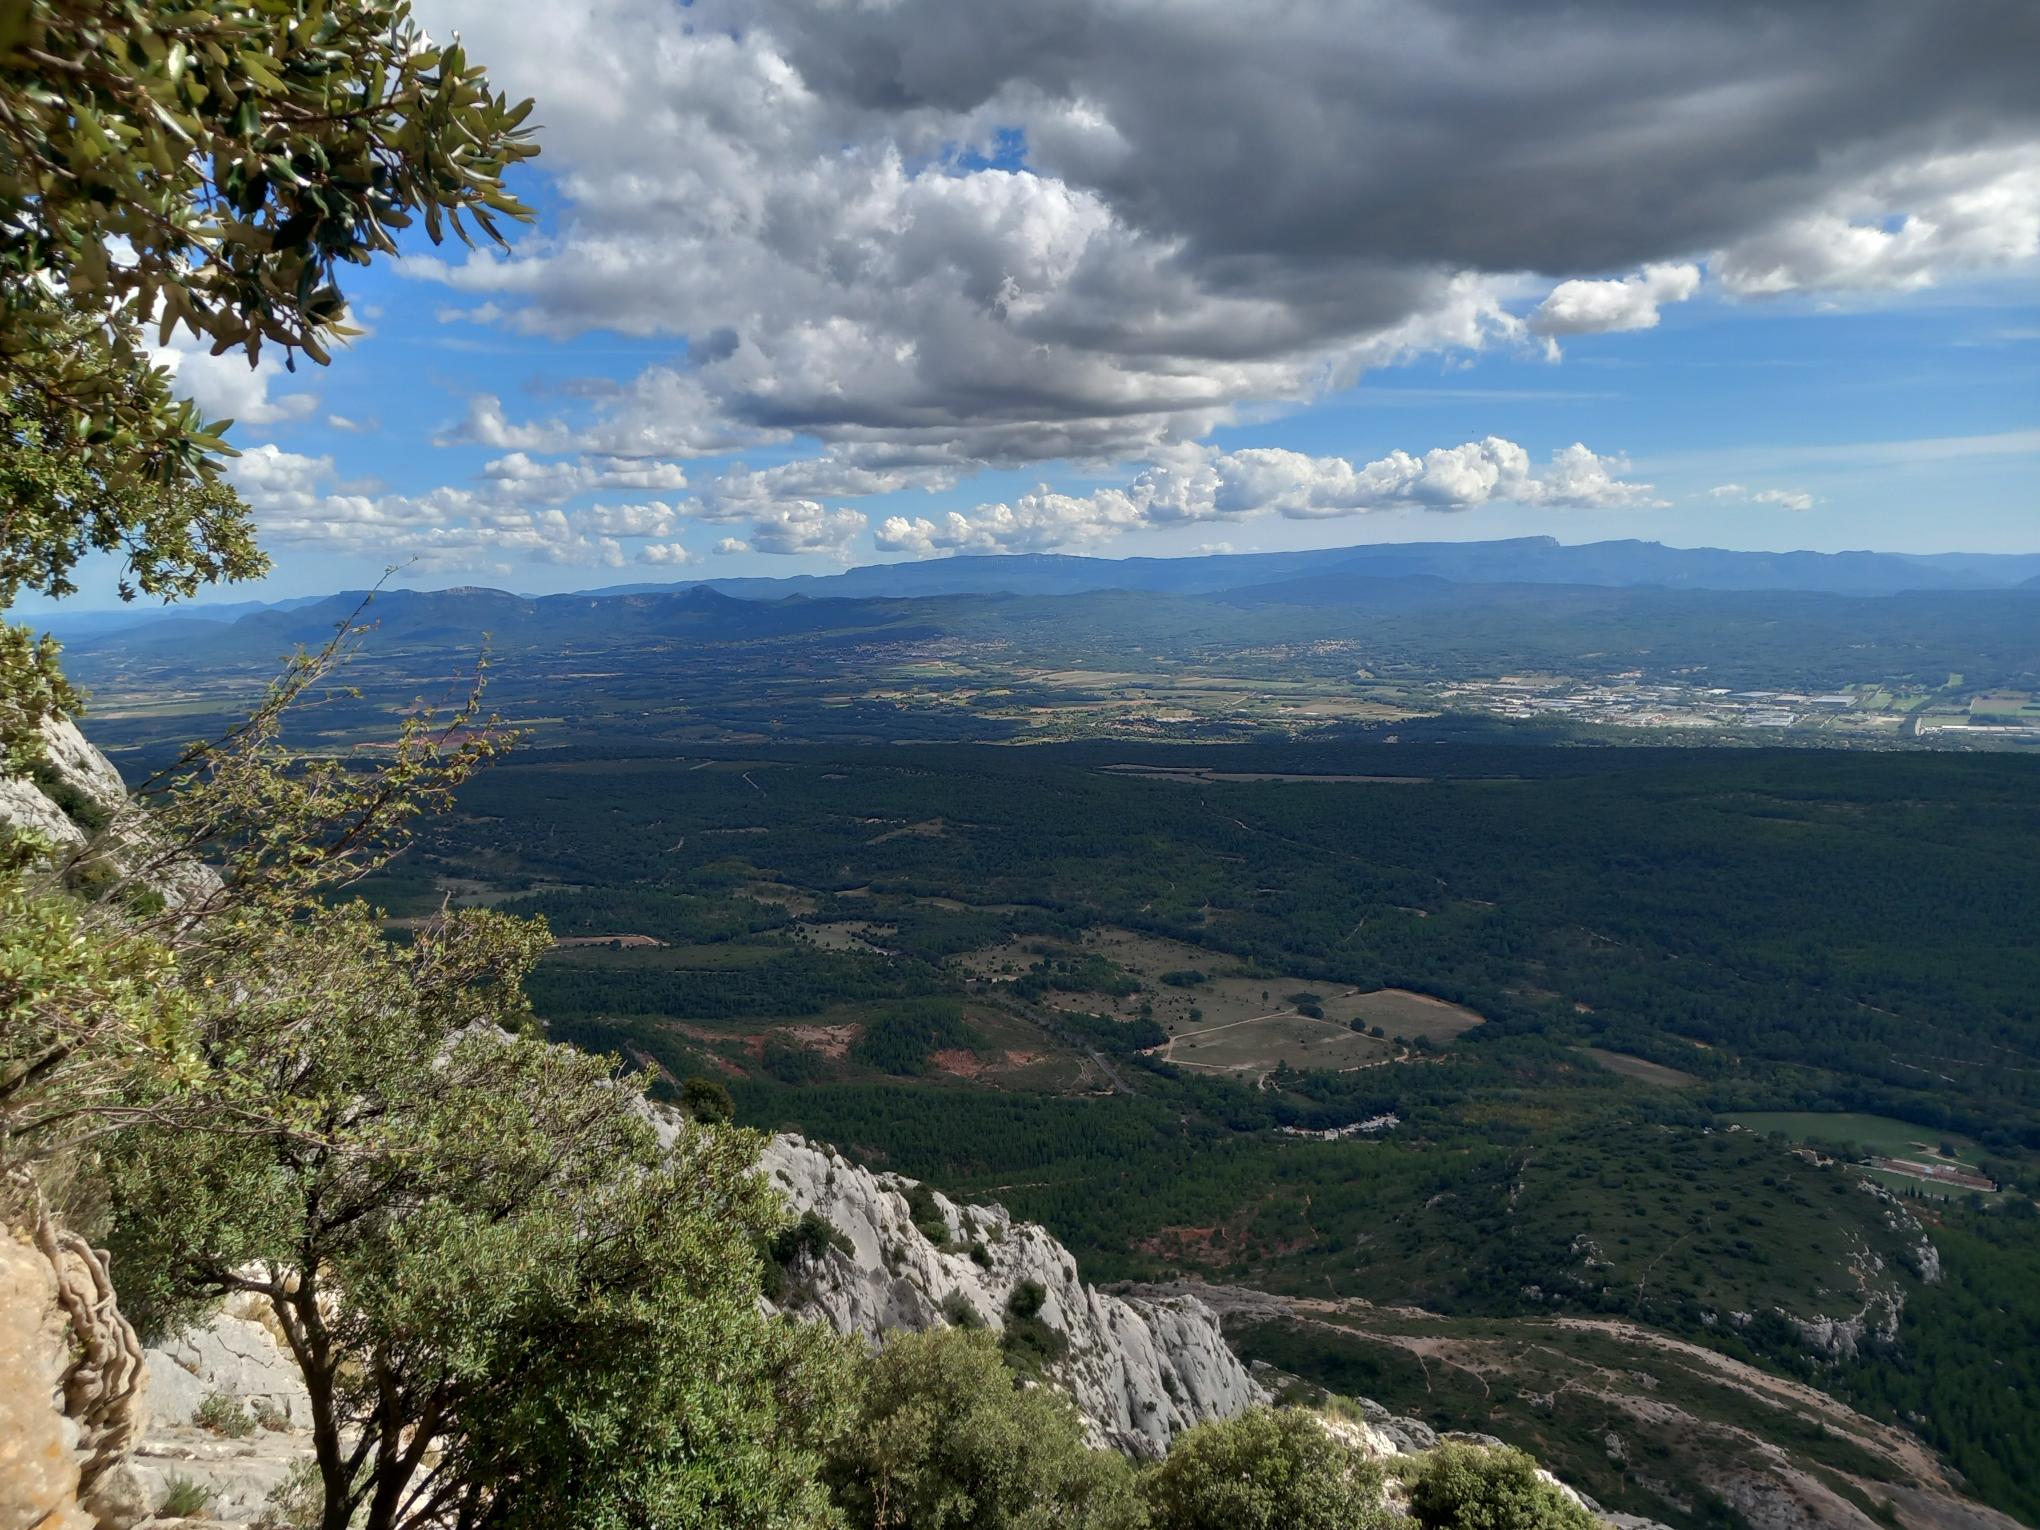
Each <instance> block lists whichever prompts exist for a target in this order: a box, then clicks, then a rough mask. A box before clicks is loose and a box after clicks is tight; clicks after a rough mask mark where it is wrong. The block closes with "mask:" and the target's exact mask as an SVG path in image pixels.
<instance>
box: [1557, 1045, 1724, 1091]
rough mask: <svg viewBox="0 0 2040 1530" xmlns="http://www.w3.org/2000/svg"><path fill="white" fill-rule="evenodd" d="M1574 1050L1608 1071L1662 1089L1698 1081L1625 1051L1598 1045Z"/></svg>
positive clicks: (1693, 1077) (1674, 1087)
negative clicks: (1610, 1049) (1632, 1055)
mask: <svg viewBox="0 0 2040 1530" xmlns="http://www.w3.org/2000/svg"><path fill="white" fill-rule="evenodd" d="M1575 1050H1577V1051H1581V1052H1584V1053H1586V1055H1587V1056H1589V1057H1591V1058H1593V1059H1594V1061H1595V1062H1597V1063H1599V1064H1600V1065H1601V1066H1602V1067H1604V1068H1606V1069H1607V1070H1608V1071H1609V1072H1610V1073H1619V1074H1621V1075H1622V1077H1624V1078H1633V1079H1635V1080H1636V1081H1637V1082H1638V1083H1639V1084H1656V1085H1657V1086H1659V1087H1660V1088H1663V1089H1684V1088H1686V1087H1687V1086H1688V1085H1691V1084H1697V1083H1699V1082H1700V1080H1699V1078H1698V1077H1697V1076H1696V1075H1694V1074H1691V1073H1682V1072H1680V1071H1679V1070H1678V1069H1677V1068H1667V1067H1666V1066H1665V1065H1664V1064H1663V1063H1654V1062H1651V1061H1650V1060H1648V1059H1647V1058H1642V1057H1631V1056H1630V1055H1629V1054H1628V1053H1627V1052H1607V1051H1603V1050H1602V1049H1601V1048H1600V1047H1579V1048H1576V1049H1575Z"/></svg>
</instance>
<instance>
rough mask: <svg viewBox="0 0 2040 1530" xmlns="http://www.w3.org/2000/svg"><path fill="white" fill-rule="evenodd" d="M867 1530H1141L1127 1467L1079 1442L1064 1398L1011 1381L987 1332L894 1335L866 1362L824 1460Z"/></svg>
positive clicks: (841, 1498) (1079, 1430)
mask: <svg viewBox="0 0 2040 1530" xmlns="http://www.w3.org/2000/svg"><path fill="white" fill-rule="evenodd" d="M827 1474H828V1480H829V1484H830V1486H831V1488H832V1490H833V1492H834V1495H835V1499H836V1502H837V1504H838V1505H839V1506H840V1508H841V1509H842V1510H843V1512H844V1514H845V1516H846V1517H847V1518H848V1520H849V1522H850V1524H851V1525H852V1526H856V1527H859V1530H861V1527H864V1526H870V1527H871V1530H894V1527H899V1530H907V1527H911V1530H1137V1527H1138V1526H1139V1525H1140V1524H1141V1523H1142V1514H1141V1509H1140V1503H1139V1499H1138V1497H1137V1495H1136V1494H1135V1492H1134V1489H1133V1473H1132V1468H1131V1467H1129V1466H1128V1465H1127V1463H1126V1461H1125V1460H1124V1459H1123V1458H1122V1457H1120V1456H1118V1455H1117V1454H1115V1453H1111V1452H1107V1451H1099V1450H1092V1449H1090V1448H1088V1447H1087V1446H1086V1445H1085V1444H1084V1436H1083V1424H1082V1422H1081V1420H1080V1419H1079V1418H1078V1416H1077V1412H1076V1409H1075V1408H1074V1407H1072V1406H1071V1404H1070V1402H1069V1400H1068V1399H1067V1398H1065V1397H1064V1396H1062V1394H1060V1393H1058V1392H1054V1391H1051V1390H1049V1389H1048V1388H1045V1387H1033V1388H1027V1389H1024V1390H1023V1389H1020V1388H1017V1387H1016V1386H1015V1384H1014V1378H1013V1375H1012V1373H1011V1372H1010V1371H1008V1370H1007V1369H1006V1367H1005V1365H1004V1364H1003V1363H1002V1362H1001V1360H1000V1358H999V1349H998V1345H997V1343H996V1341H995V1340H994V1339H993V1338H992V1337H991V1336H990V1335H989V1334H986V1333H984V1332H982V1331H976V1330H965V1329H943V1330H938V1331H935V1332H931V1333H921V1334H906V1333H902V1334H895V1335H893V1336H892V1337H891V1338H890V1339H889V1340H888V1341H887V1342H886V1345H885V1347H884V1348H883V1349H881V1350H880V1351H879V1352H878V1353H877V1354H876V1355H874V1356H872V1357H871V1359H870V1360H869V1361H868V1362H867V1363H866V1365H865V1367H864V1374H863V1377H862V1384H861V1386H860V1388H859V1393H858V1397H857V1403H856V1422H855V1424H854V1426H853V1427H852V1428H851V1430H850V1431H849V1432H848V1433H847V1434H846V1435H844V1436H843V1438H842V1439H841V1440H840V1441H839V1442H838V1444H837V1446H836V1448H835V1449H834V1450H833V1451H832V1452H831V1454H830V1457H829V1463H828V1468H827Z"/></svg>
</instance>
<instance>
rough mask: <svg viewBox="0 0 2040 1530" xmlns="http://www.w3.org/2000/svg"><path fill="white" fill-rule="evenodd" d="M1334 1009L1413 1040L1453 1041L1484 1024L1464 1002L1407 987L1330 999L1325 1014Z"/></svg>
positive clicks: (1379, 989) (1348, 1016)
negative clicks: (1411, 990)
mask: <svg viewBox="0 0 2040 1530" xmlns="http://www.w3.org/2000/svg"><path fill="white" fill-rule="evenodd" d="M1349 1011H1350V1013H1348V1012H1349ZM1334 1012H1336V1013H1338V1014H1339V1015H1341V1016H1344V1017H1346V1018H1348V1019H1359V1020H1365V1021H1366V1022H1367V1023H1368V1024H1369V1025H1378V1026H1380V1027H1381V1028H1382V1029H1383V1030H1384V1031H1386V1032H1388V1034H1389V1035H1391V1036H1406V1037H1408V1038H1409V1039H1410V1040H1412V1041H1414V1040H1416V1039H1417V1038H1418V1037H1419V1036H1423V1037H1426V1038H1427V1039H1429V1040H1431V1041H1450V1040H1452V1039H1453V1038H1454V1037H1455V1036H1463V1035H1465V1034H1466V1033H1467V1032H1468V1031H1470V1030H1472V1029H1473V1028H1474V1027H1475V1026H1476V1025H1479V1024H1481V1023H1482V1017H1481V1016H1480V1015H1477V1014H1475V1013H1474V1012H1473V1011H1472V1010H1470V1009H1468V1008H1466V1007H1465V1006H1464V1005H1460V1004H1450V1003H1447V1002H1446V1001H1445V1000H1443V999H1434V998H1432V997H1431V996H1430V995H1429V994H1427V993H1411V992H1410V991H1409V990H1408V989H1407V988H1377V989H1376V990H1375V991H1374V992H1372V993H1362V994H1353V995H1351V996H1349V997H1345V998H1341V999H1339V1000H1338V1001H1336V1003H1334V1002H1332V1001H1327V1003H1326V1004H1325V1013H1326V1014H1327V1015H1330V1014H1333V1013H1334Z"/></svg>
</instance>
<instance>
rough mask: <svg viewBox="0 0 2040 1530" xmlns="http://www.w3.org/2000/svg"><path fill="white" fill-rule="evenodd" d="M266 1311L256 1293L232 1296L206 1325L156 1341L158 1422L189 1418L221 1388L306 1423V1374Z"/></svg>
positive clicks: (152, 1382) (246, 1403) (152, 1365)
mask: <svg viewBox="0 0 2040 1530" xmlns="http://www.w3.org/2000/svg"><path fill="white" fill-rule="evenodd" d="M266 1317H267V1314H266V1313H265V1312H264V1310H263V1306H262V1302H261V1299H260V1298H258V1297H242V1298H239V1299H236V1300H230V1301H229V1302H228V1303H227V1305H226V1306H225V1307H224V1308H223V1309H222V1310H221V1311H219V1312H218V1313H216V1314H215V1315H214V1316H213V1318H212V1319H211V1321H210V1322H208V1323H206V1324H205V1326H204V1327H202V1328H193V1329H190V1330H187V1331H186V1332H184V1333H180V1334H177V1335H175V1336H174V1337H172V1338H168V1339H165V1340H164V1341H163V1342H162V1343H161V1344H159V1345H155V1346H152V1347H151V1348H150V1349H149V1351H148V1361H149V1401H150V1405H151V1409H152V1411H153V1414H154V1416H155V1420H156V1422H157V1423H158V1424H159V1425H164V1424H188V1423H190V1422H191V1421H192V1415H193V1414H195V1413H196V1412H197V1411H198V1407H199V1404H200V1403H202V1402H204V1401H205V1399H206V1398H207V1397H208V1396H210V1395H212V1394H213V1393H215V1392H217V1393H221V1394H223V1395H225V1396H227V1397H231V1398H233V1399H234V1400H235V1401H236V1402H238V1403H240V1404H241V1405H242V1406H243V1407H246V1408H250V1409H254V1408H263V1409H266V1410H268V1411H270V1412H273V1413H274V1414H275V1415H277V1416H279V1417H281V1418H285V1419H288V1420H290V1421H291V1423H293V1424H295V1425H298V1426H300V1427H304V1426H307V1425H308V1424H309V1422H310V1420H311V1408H312V1404H311V1398H310V1396H309V1395H308V1394H307V1393H306V1391H305V1384H304V1379H303V1375H302V1373H301V1372H300V1371H299V1370H298V1367H297V1362H296V1361H295V1360H293V1359H292V1358H291V1356H290V1354H289V1353H288V1352H287V1351H286V1350H285V1348H284V1346H283V1344H282V1342H281V1341H280V1339H279V1338H278V1336H277V1333H276V1331H275V1329H274V1328H273V1327H272V1326H271V1325H270V1323H269V1322H267V1321H265V1319H266Z"/></svg>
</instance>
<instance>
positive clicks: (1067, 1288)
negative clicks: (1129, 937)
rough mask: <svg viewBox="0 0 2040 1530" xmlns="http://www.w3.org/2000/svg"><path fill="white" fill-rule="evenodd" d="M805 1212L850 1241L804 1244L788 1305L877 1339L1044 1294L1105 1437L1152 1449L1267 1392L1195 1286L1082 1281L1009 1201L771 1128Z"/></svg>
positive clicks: (989, 1322)
mask: <svg viewBox="0 0 2040 1530" xmlns="http://www.w3.org/2000/svg"><path fill="white" fill-rule="evenodd" d="M760 1167H761V1168H762V1170H763V1171H764V1172H765V1174H766V1175H767V1176H768V1177H769V1178H770V1179H771V1180H772V1182H773V1183H774V1184H775V1185H776V1186H777V1187H778V1188H779V1190H780V1191H781V1192H782V1193H784V1194H785V1196H786V1197H787V1199H788V1200H789V1201H790V1202H791V1203H792V1205H793V1208H794V1210H795V1211H796V1212H809V1211H812V1212H814V1213H816V1214H818V1215H819V1216H821V1217H822V1218H824V1219H825V1220H826V1221H827V1222H828V1223H829V1224H830V1225H831V1226H832V1227H834V1228H835V1229H836V1231H837V1232H838V1233H839V1234H841V1236H842V1238H843V1239H844V1240H845V1241H846V1242H847V1243H848V1245H849V1249H848V1251H847V1252H846V1251H845V1250H844V1249H842V1248H837V1247H824V1248H822V1249H820V1250H819V1251H818V1252H813V1253H807V1254H803V1255H801V1256H800V1257H799V1258H798V1259H797V1261H796V1263H795V1265H794V1267H793V1268H792V1269H790V1270H789V1272H788V1273H789V1276H790V1277H791V1280H792V1287H791V1289H790V1291H789V1294H788V1296H787V1297H786V1299H785V1303H784V1305H785V1306H786V1308H787V1310H789V1311H792V1312H794V1313H796V1314H797V1315H800V1316H803V1317H812V1318H815V1319H818V1320H821V1321H824V1322H827V1323H828V1324H829V1325H830V1326H831V1327H833V1328H835V1329H836V1330H837V1331H838V1332H839V1333H859V1334H863V1335H865V1336H867V1337H871V1338H875V1337H877V1336H878V1335H880V1334H882V1333H886V1332H889V1331H891V1330H893V1329H896V1328H908V1329H922V1328H933V1327H939V1326H942V1325H944V1324H946V1323H970V1324H976V1323H982V1324H984V1325H985V1326H986V1327H989V1328H992V1329H995V1330H1001V1331H1003V1330H1005V1329H1006V1328H1007V1326H1008V1324H1009V1323H1010V1322H1012V1321H1013V1318H1014V1313H1013V1306H1014V1302H1015V1297H1016V1294H1018V1293H1022V1292H1023V1290H1025V1289H1027V1288H1030V1287H1039V1292H1038V1294H1034V1293H1032V1292H1031V1291H1030V1292H1029V1295H1027V1296H1023V1297H1022V1301H1023V1303H1025V1304H1027V1305H1032V1304H1033V1302H1035V1301H1038V1303H1039V1306H1038V1310H1037V1311H1036V1312H1035V1313H1034V1314H1033V1318H1034V1320H1037V1321H1038V1322H1039V1323H1041V1324H1042V1325H1044V1326H1045V1327H1046V1329H1047V1330H1048V1332H1049V1334H1051V1335H1052V1336H1053V1339H1052V1341H1051V1342H1052V1344H1053V1345H1054V1346H1055V1347H1057V1348H1060V1349H1062V1351H1063V1353H1062V1355H1061V1358H1060V1359H1057V1360H1054V1361H1052V1362H1051V1363H1050V1364H1049V1365H1048V1366H1047V1368H1046V1369H1047V1375H1048V1377H1049V1379H1051V1380H1052V1381H1054V1382H1055V1383H1056V1384H1057V1385H1059V1386H1061V1387H1063V1388H1064V1389H1066V1390H1067V1391H1068V1392H1069V1394H1070V1397H1071V1399H1072V1400H1073V1401H1074V1402H1075V1403H1076V1405H1077V1407H1078V1409H1079V1410H1080V1411H1081V1412H1082V1413H1083V1414H1084V1416H1085V1418H1087V1419H1088V1420H1089V1421H1090V1423H1091V1427H1092V1431H1093V1435H1094V1439H1095V1440H1096V1442H1097V1443H1101V1444H1109V1445H1112V1446H1115V1447H1117V1448H1118V1449H1120V1450H1123V1451H1126V1452H1127V1453H1128V1454H1130V1455H1135V1456H1140V1457H1144V1458H1153V1457H1156V1456H1159V1455H1161V1454H1163V1453H1164V1452H1165V1451H1166V1450H1167V1449H1168V1445H1169V1441H1170V1440H1171V1439H1173V1438H1174V1437H1175V1436H1176V1435H1177V1434H1179V1433H1181V1432H1182V1431H1183V1430H1185V1429H1187V1428H1189V1427H1190V1426H1191V1425H1193V1424H1196V1423H1200V1422H1202V1421H1203V1420H1205V1419H1211V1418H1226V1417H1230V1416H1231V1415H1233V1414H1235V1413H1239V1412H1242V1411H1243V1410H1245V1409H1246V1408H1248V1407H1251V1406H1252V1405H1254V1404H1255V1403H1258V1402H1263V1401H1265V1400H1266V1396H1267V1394H1266V1393H1265V1392H1264V1391H1263V1390H1262V1388H1261V1386H1260V1384H1259V1383H1258V1382H1256V1381H1255V1380H1254V1379H1253V1377H1252V1376H1251V1375H1249V1374H1248V1372H1247V1370H1246V1368H1245V1367H1244V1366H1242V1365H1241V1364H1240V1362H1239V1359H1238V1357H1236V1356H1235V1355H1234V1354H1233V1352H1232V1350H1231V1349H1230V1348H1229V1347H1228V1346H1227V1345H1226V1342H1225V1339H1224V1337H1223V1336H1222V1335H1221V1334H1220V1332H1219V1325H1218V1319H1217V1317H1216V1316H1215V1315H1214V1314H1213V1312H1212V1311H1211V1309H1210V1308H1209V1307H1207V1306H1205V1305H1204V1303H1203V1302H1201V1301H1199V1300H1198V1299H1197V1298H1196V1297H1194V1296H1187V1295H1186V1296H1169V1297H1160V1298H1126V1297H1120V1296H1113V1295H1110V1294H1108V1293H1106V1292H1102V1291H1100V1290H1098V1289H1097V1288H1096V1287H1094V1286H1088V1285H1086V1284H1084V1282H1083V1281H1081V1280H1080V1279H1079V1278H1078V1277H1077V1265H1076V1260H1075V1259H1073V1258H1072V1257H1071V1256H1070V1253H1069V1251H1068V1250H1067V1249H1065V1248H1064V1247H1063V1246H1062V1245H1061V1244H1060V1243H1058V1242H1056V1241H1055V1239H1053V1238H1052V1237H1050V1236H1049V1235H1048V1233H1047V1232H1045V1231H1044V1230H1043V1229H1042V1228H1040V1227H1037V1226H1035V1225H1034V1224H1032V1223H1029V1222H1015V1221H1014V1220H1013V1219H1012V1217H1011V1216H1010V1215H1008V1213H1007V1212H1006V1210H1005V1208H1004V1207H1002V1206H967V1205H960V1204H958V1203H957V1202H954V1201H952V1200H950V1199H949V1198H948V1197H947V1196H943V1195H940V1194H933V1193H930V1192H923V1195H924V1196H925V1199H923V1200H922V1204H923V1206H924V1208H926V1209H924V1212H923V1220H924V1221H926V1222H927V1223H928V1224H929V1229H930V1231H933V1230H935V1228H934V1222H935V1219H937V1218H939V1220H940V1223H941V1227H940V1231H941V1234H942V1236H941V1237H940V1238H939V1239H936V1238H931V1237H929V1236H928V1235H927V1233H925V1232H924V1231H923V1230H922V1228H920V1227H917V1226H916V1225H915V1216H914V1209H913V1207H912V1206H911V1205H910V1204H909V1200H908V1197H909V1195H910V1194H912V1193H914V1192H915V1191H916V1189H917V1187H916V1184H915V1182H914V1181H912V1180H909V1179H903V1178H901V1177H900V1176H898V1175H896V1174H874V1173H872V1172H871V1171H870V1170H868V1169H863V1168H860V1167H858V1166H857V1165H855V1164H853V1163H851V1162H849V1161H848V1160H847V1159H845V1158H842V1157H840V1156H839V1155H837V1154H835V1153H833V1152H831V1151H830V1150H828V1149H827V1148H824V1147H820V1146H817V1145H815V1144H812V1143H809V1142H806V1141H804V1140H803V1139H801V1138H799V1137H793V1136H782V1137H775V1138H774V1139H773V1140H772V1141H771V1142H770V1143H769V1144H768V1145H767V1147H766V1149H765V1154H764V1159H763V1161H762V1163H761V1165H760Z"/></svg>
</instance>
